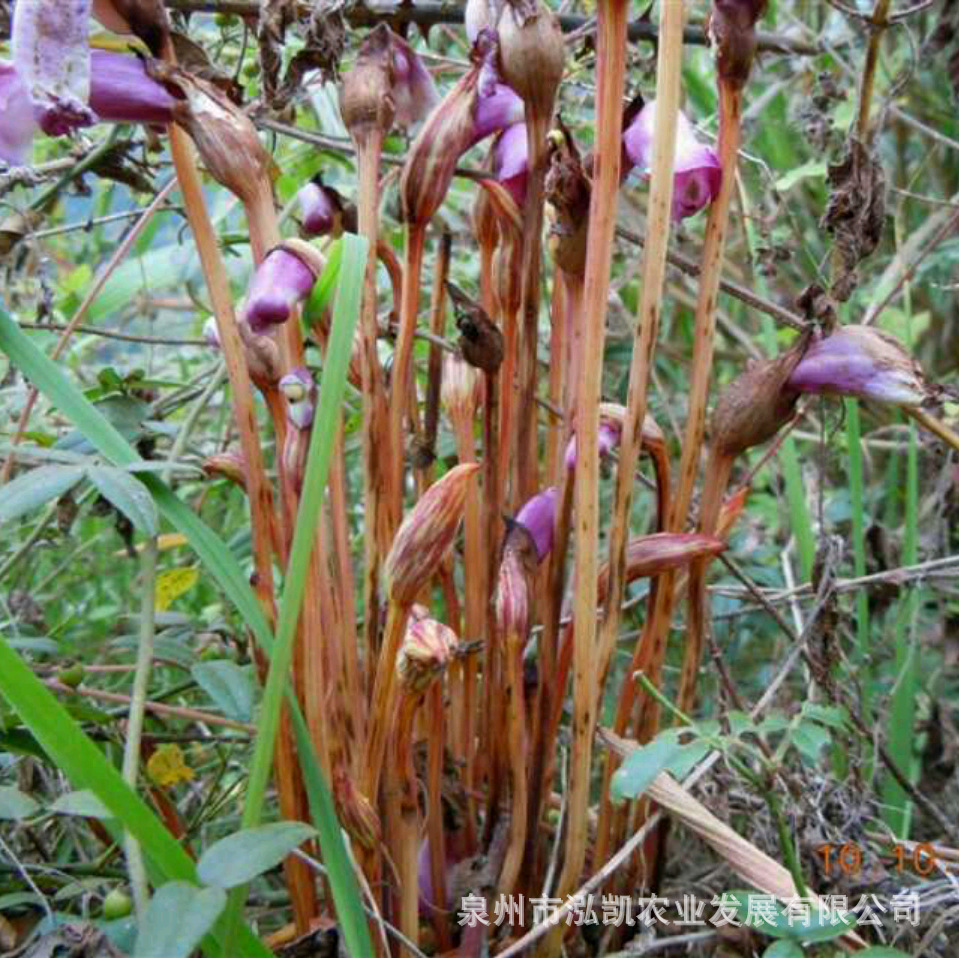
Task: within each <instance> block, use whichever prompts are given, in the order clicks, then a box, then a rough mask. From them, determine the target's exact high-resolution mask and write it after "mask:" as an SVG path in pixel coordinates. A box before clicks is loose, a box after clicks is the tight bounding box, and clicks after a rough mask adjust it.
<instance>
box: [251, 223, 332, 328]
mask: <svg viewBox="0 0 959 958" xmlns="http://www.w3.org/2000/svg"><path fill="white" fill-rule="evenodd" d="M294 242H295V241H287V242H286V243H284V244H283V245H282V246H277V247H276V248H275V249H273V250H271V251H270V252H269V253H268V254H267V255H266V257H265V258H264V260H263V262H262V263H260V265H259V266H258V267H257V268H256V272H255V273H254V274H253V282H252V283H251V284H250V292H249V294H248V295H247V298H246V309H245V311H244V318H245V319H246V321H247V323H248V324H249V327H250V329H251V330H252V331H253V332H254V333H258V334H259V333H263V332H265V331H266V330H267V329H269V327H270V326H277V325H279V324H280V323H285V322H286V321H287V320H288V319H289V318H290V314H291V313H292V311H293V310H294V309H295V308H296V306H297V305H298V304H299V303H301V302H303V300H305V299H306V297H307V296H309V295H310V291H311V290H312V289H313V284H314V283H315V282H316V278H317V276H318V275H319V271H318V270H315V269H314V266H313V265H312V264H310V263H308V262H307V260H306V259H305V258H304V257H303V256H300V255H298V253H297V252H294ZM300 245H301V244H296V247H295V248H297V249H298V248H299V247H300ZM302 245H303V246H308V245H309V244H305V243H304V244H302Z"/></svg>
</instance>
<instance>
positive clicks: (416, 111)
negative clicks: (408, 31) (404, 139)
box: [390, 34, 440, 127]
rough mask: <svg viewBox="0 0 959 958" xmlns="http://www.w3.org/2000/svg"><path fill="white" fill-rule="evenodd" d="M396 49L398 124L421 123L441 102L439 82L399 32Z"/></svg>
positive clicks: (393, 91) (395, 83)
mask: <svg viewBox="0 0 959 958" xmlns="http://www.w3.org/2000/svg"><path fill="white" fill-rule="evenodd" d="M390 39H391V46H392V51H393V80H394V86H393V89H392V94H393V103H394V106H395V109H396V113H395V122H396V124H397V126H402V127H408V126H413V124H414V123H419V121H420V120H422V119H424V118H425V117H426V115H427V114H428V113H429V112H430V110H432V109H433V107H434V106H436V104H437V103H438V102H439V99H440V97H439V94H438V93H437V92H436V84H434V83H433V77H432V76H431V75H430V72H429V70H427V69H426V67H425V66H423V61H422V60H421V59H420V58H419V57H418V56H417V55H416V53H415V52H414V51H413V48H412V47H411V46H410V45H409V44H408V43H406V42H405V41H404V40H402V39H401V38H400V37H398V36H396V35H395V34H394V35H392V36H391V38H390Z"/></svg>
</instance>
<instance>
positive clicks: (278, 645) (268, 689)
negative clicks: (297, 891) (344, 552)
mask: <svg viewBox="0 0 959 958" xmlns="http://www.w3.org/2000/svg"><path fill="white" fill-rule="evenodd" d="M366 256H367V243H366V240H365V239H363V238H361V237H358V236H352V235H350V234H344V236H343V238H342V257H341V261H340V271H339V282H338V284H337V292H336V301H335V304H334V307H333V322H332V328H331V330H330V342H329V346H328V348H327V352H326V362H325V364H324V369H323V377H322V381H321V383H320V392H319V399H318V403H317V411H316V417H315V419H314V421H313V430H312V433H311V436H310V448H309V453H308V455H307V461H306V470H305V473H304V477H303V496H302V498H301V500H300V506H299V511H298V513H297V517H296V528H295V529H294V532H293V545H292V546H291V548H290V559H289V563H288V565H287V570H286V577H285V580H284V583H283V595H282V598H281V600H280V611H279V618H278V621H277V630H276V641H275V642H274V646H273V655H272V657H271V659H270V670H269V672H268V673H267V678H266V685H265V686H264V689H263V702H262V705H261V707H260V717H259V721H258V722H257V732H256V742H255V745H254V747H253V759H252V761H251V763H250V774H249V779H248V782H247V790H246V803H245V805H244V808H243V818H242V821H241V827H242V828H252V827H253V826H254V825H256V824H257V823H258V822H259V821H260V817H261V814H262V809H263V802H264V799H265V797H266V787H267V783H268V782H269V778H270V769H271V767H272V764H273V750H274V746H275V744H276V734H277V730H278V729H279V725H280V709H281V706H282V703H283V694H284V691H285V689H286V685H287V677H288V673H289V670H290V662H291V660H292V658H293V645H294V639H295V638H296V626H297V622H298V620H299V616H300V606H301V604H302V601H303V593H304V590H305V588H306V576H307V571H308V569H309V564H310V556H311V554H312V551H313V542H314V540H315V533H316V523H317V519H318V517H319V514H320V508H321V506H322V504H323V497H324V494H325V491H326V477H327V473H328V471H329V465H330V457H331V454H332V450H333V442H334V439H335V437H336V432H337V420H338V417H339V416H340V409H341V406H342V402H343V392H344V390H345V389H346V374H347V368H348V366H349V361H350V353H351V350H352V344H353V332H354V330H355V329H356V322H357V319H358V317H359V313H360V296H361V290H362V287H363V273H364V270H365V269H366ZM245 897H246V889H245V888H238V889H236V890H235V891H234V892H233V893H231V895H230V903H229V906H228V909H227V919H228V921H229V922H231V923H233V922H237V921H238V920H239V917H240V914H241V912H242V905H243V901H244V899H245Z"/></svg>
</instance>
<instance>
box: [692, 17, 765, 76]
mask: <svg viewBox="0 0 959 958" xmlns="http://www.w3.org/2000/svg"><path fill="white" fill-rule="evenodd" d="M765 9H766V0H713V6H712V9H711V10H710V13H709V19H708V21H707V24H706V35H707V36H708V37H709V41H710V43H711V44H712V45H713V46H714V47H715V48H716V72H717V73H718V75H719V79H720V82H725V83H728V84H729V85H730V86H732V87H735V88H737V89H738V88H741V87H743V86H744V85H745V83H746V81H747V80H748V79H749V71H750V70H751V69H752V65H753V57H754V56H755V53H756V21H757V20H758V19H759V18H760V17H761V16H762V15H763V13H764V12H765Z"/></svg>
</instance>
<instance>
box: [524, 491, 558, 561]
mask: <svg viewBox="0 0 959 958" xmlns="http://www.w3.org/2000/svg"><path fill="white" fill-rule="evenodd" d="M558 499H559V492H558V491H557V489H556V487H555V486H550V487H549V488H548V489H544V490H543V491H542V492H539V493H537V494H536V495H535V496H533V498H532V499H528V500H527V501H526V503H525V504H524V505H523V507H522V508H521V509H520V511H519V512H518V513H517V515H516V525H517V526H522V528H524V529H525V530H526V531H527V532H528V533H529V535H530V538H531V539H532V540H533V545H534V546H535V547H536V558H537V560H538V561H539V562H542V561H543V559H545V558H546V556H547V555H549V553H550V552H551V551H552V548H553V529H554V526H555V524H556V503H557V500H558Z"/></svg>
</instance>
